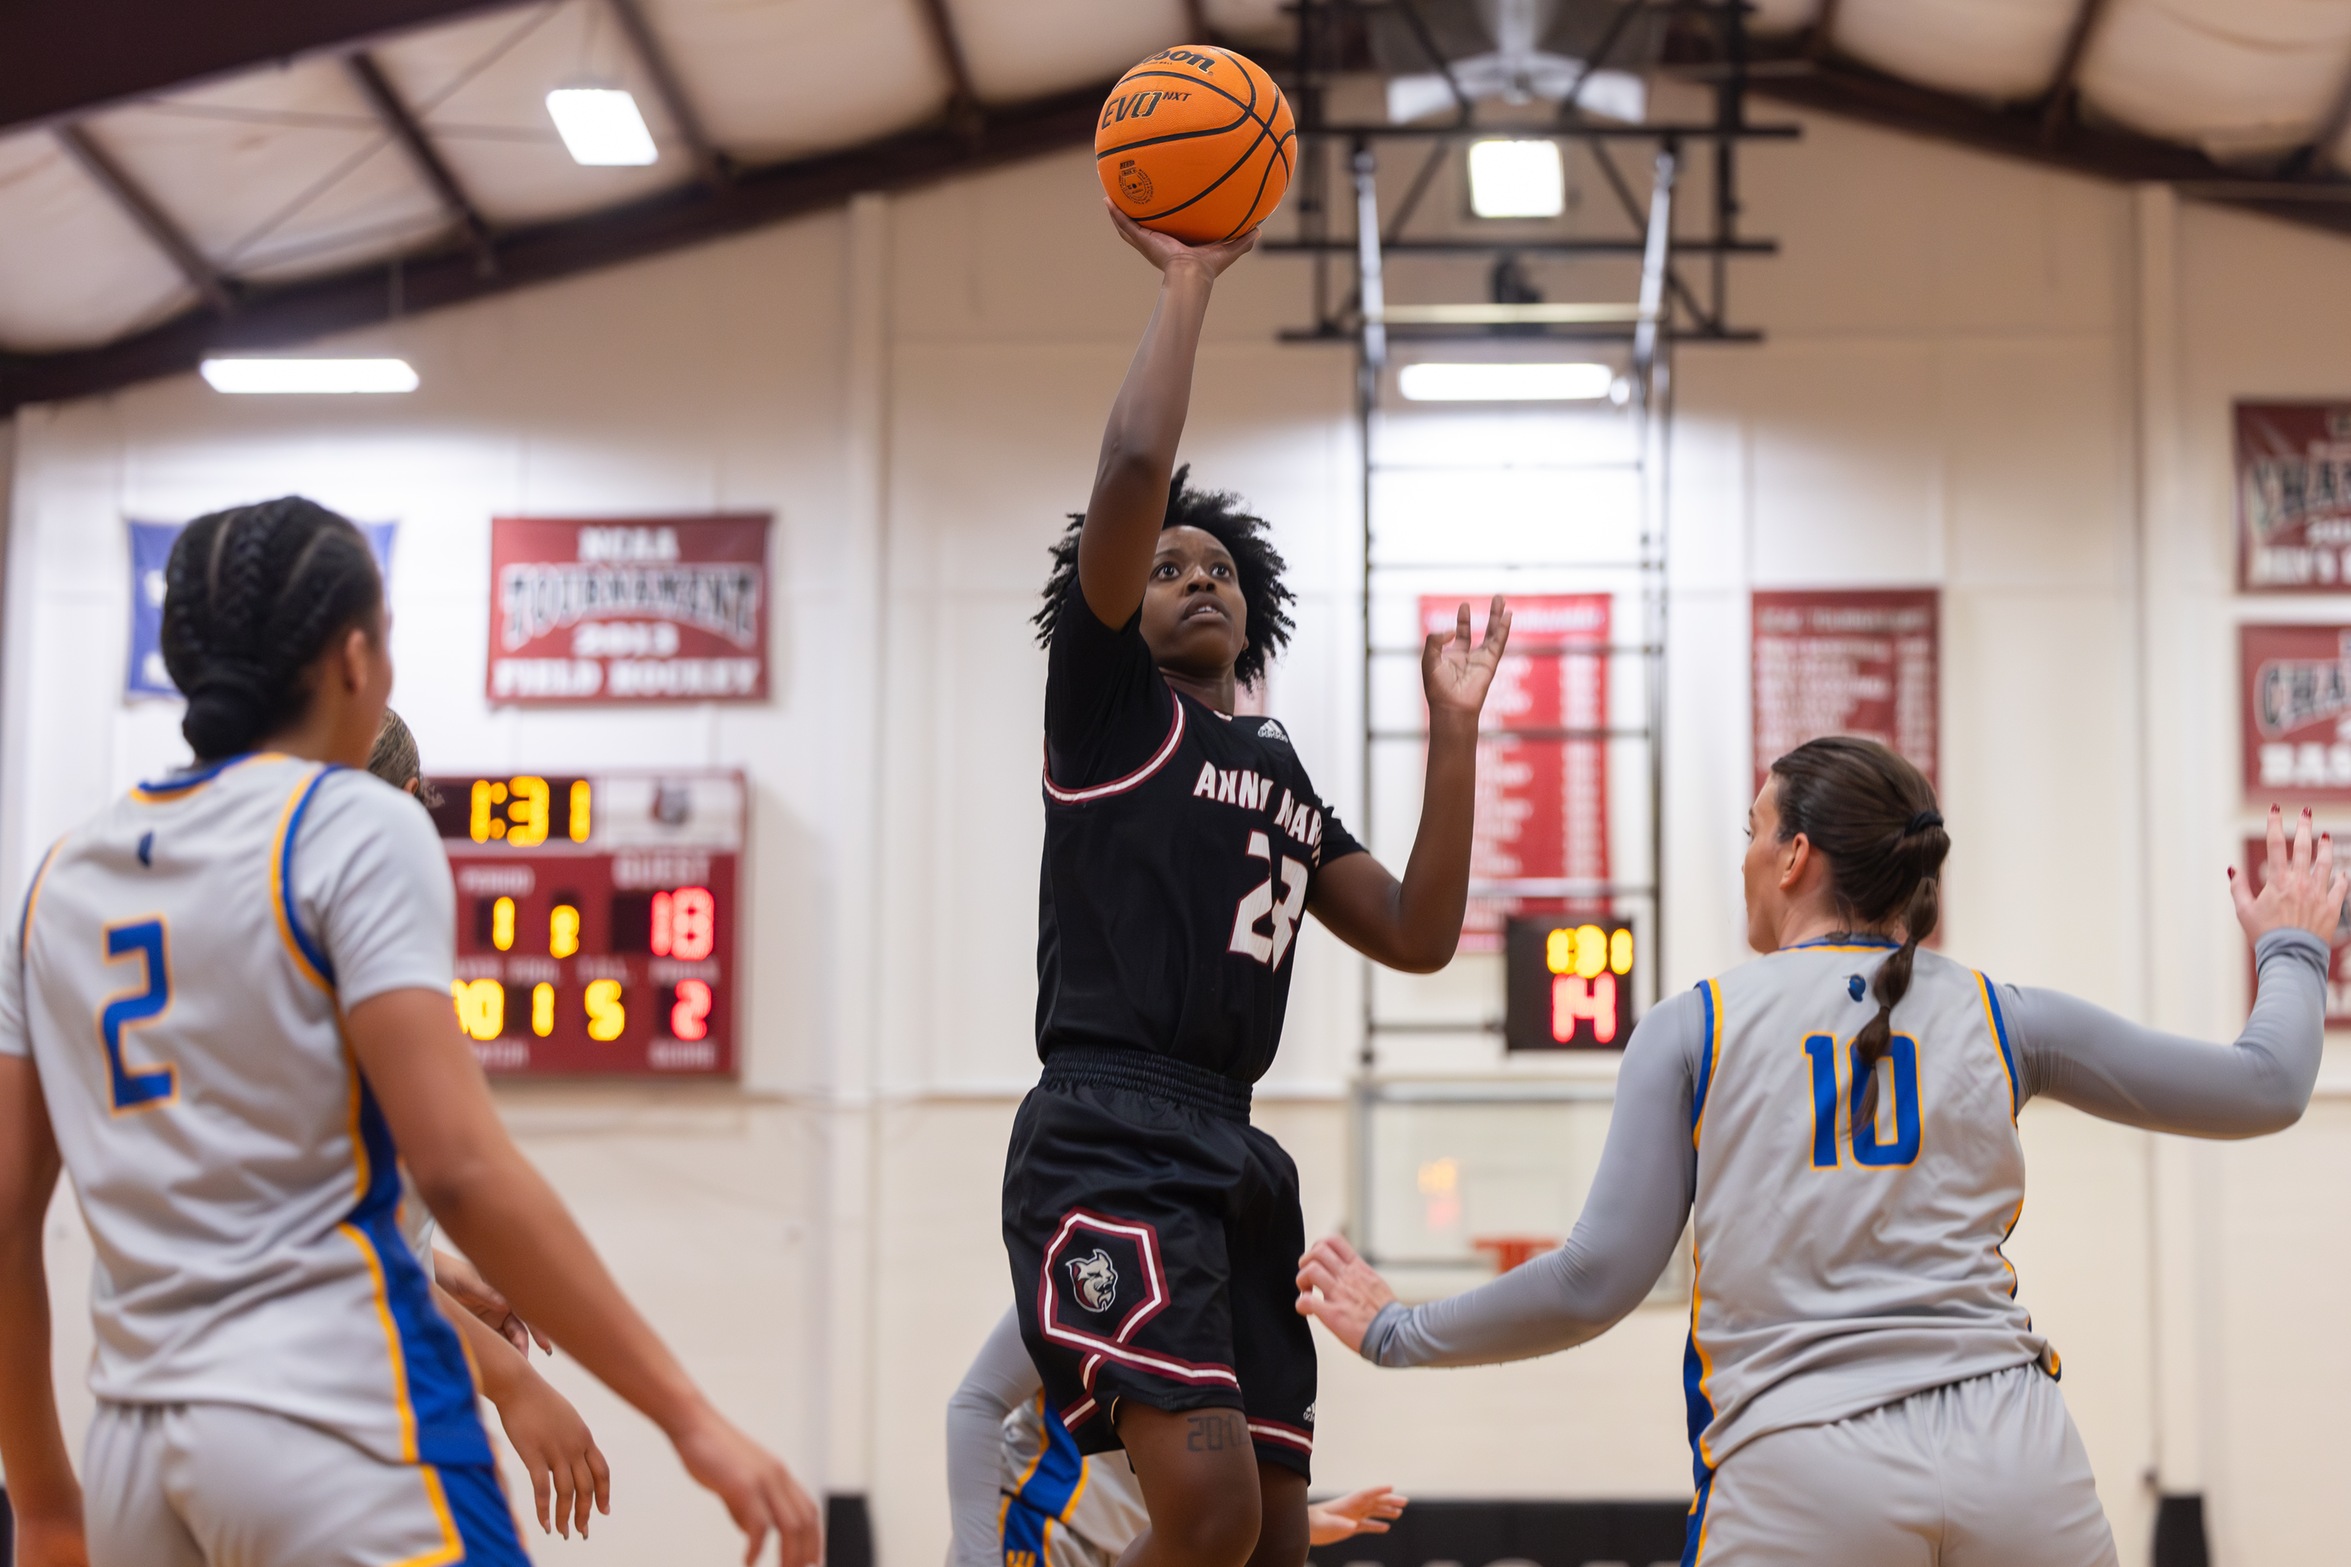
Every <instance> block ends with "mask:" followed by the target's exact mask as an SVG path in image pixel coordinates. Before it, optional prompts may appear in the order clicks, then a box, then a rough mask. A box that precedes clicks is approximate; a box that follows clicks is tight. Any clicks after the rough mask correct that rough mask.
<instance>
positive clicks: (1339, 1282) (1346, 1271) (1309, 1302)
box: [1298, 610, 1468, 1354]
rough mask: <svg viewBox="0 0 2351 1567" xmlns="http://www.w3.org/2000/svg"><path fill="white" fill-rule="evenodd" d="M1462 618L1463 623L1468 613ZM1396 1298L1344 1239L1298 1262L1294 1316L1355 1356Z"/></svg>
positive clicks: (1325, 1243) (1329, 1239)
mask: <svg viewBox="0 0 2351 1567" xmlns="http://www.w3.org/2000/svg"><path fill="white" fill-rule="evenodd" d="M1462 613H1463V616H1464V619H1465V620H1466V618H1467V615H1468V611H1467V610H1464V611H1463V612H1462ZM1395 1298H1396V1292H1395V1291H1394V1290H1392V1289H1390V1288H1388V1281H1387V1280H1386V1279H1383V1278H1381V1277H1380V1275H1379V1270H1378V1269H1377V1268H1374V1267H1373V1266H1372V1265H1371V1264H1370V1263H1368V1262H1365V1261H1364V1260H1363V1259H1362V1258H1361V1257H1358V1256H1357V1255H1356V1254H1355V1248H1354V1247H1352V1246H1350V1245H1348V1244H1347V1238H1346V1237H1345V1236H1343V1235H1330V1236H1325V1237H1324V1238H1323V1239H1321V1240H1319V1241H1316V1242H1315V1243H1314V1244H1313V1245H1311V1246H1309V1247H1307V1248H1306V1255H1305V1256H1304V1257H1301V1258H1300V1259H1298V1315H1300V1316H1301V1317H1312V1318H1314V1319H1315V1320H1317V1321H1319V1322H1320V1323H1321V1324H1322V1325H1323V1326H1324V1327H1326V1328H1329V1329H1330V1330H1331V1334H1332V1336H1333V1337H1335V1338H1337V1339H1338V1341H1339V1342H1340V1343H1342V1344H1344V1345H1346V1346H1347V1347H1348V1348H1349V1349H1351V1350H1354V1351H1356V1352H1357V1353H1358V1354H1360V1353H1362V1351H1363V1335H1364V1334H1366V1333H1368V1332H1370V1331H1371V1319H1372V1318H1374V1317H1376V1316H1378V1315H1379V1314H1380V1308H1381V1307H1383V1306H1385V1305H1387V1304H1389V1303H1390V1302H1392V1301H1393V1300H1395Z"/></svg>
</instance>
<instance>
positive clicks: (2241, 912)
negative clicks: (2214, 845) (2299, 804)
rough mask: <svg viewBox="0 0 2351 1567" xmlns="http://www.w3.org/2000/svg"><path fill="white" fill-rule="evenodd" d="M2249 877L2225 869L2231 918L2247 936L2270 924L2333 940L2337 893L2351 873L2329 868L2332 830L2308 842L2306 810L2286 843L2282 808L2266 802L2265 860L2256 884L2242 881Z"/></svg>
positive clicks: (2339, 909)
mask: <svg viewBox="0 0 2351 1567" xmlns="http://www.w3.org/2000/svg"><path fill="white" fill-rule="evenodd" d="M2251 880H2252V878H2251V877H2250V876H2249V875H2247V874H2245V873H2244V872H2240V871H2238V870H2235V869H2233V868H2232V869H2231V870H2230V871H2229V894H2230V896H2231V897H2233V898H2234V899H2235V900H2236V904H2237V923H2238V924H2240V925H2242V926H2244V927H2245V938H2246V939H2247V940H2248V941H2259V940H2260V939H2261V938H2262V937H2264V936H2266V935H2268V934H2269V933H2270V932H2271V931H2273V930H2306V931H2308V932H2310V933H2311V934H2312V935H2313V936H2316V937H2317V938H2318V939H2319V940H2321V941H2323V942H2325V943H2327V944H2328V945H2329V946H2332V945H2334V940H2335V931H2336V929H2337V927H2338V926H2339V925H2340V924H2341V922H2342V918H2343V897H2344V894H2345V893H2347V892H2351V873H2345V872H2338V871H2337V870H2336V869H2335V839H2334V835H2333V834H2332V833H2321V834H2319V835H2318V841H2317V842H2316V844H2313V843H2312V842H2311V829H2310V812H2309V811H2308V810H2307V809H2305V810H2304V811H2303V812H2302V820H2301V821H2300V822H2299V823H2298V824H2297V825H2296V826H2295V828H2294V842H2293V845H2292V847H2291V848H2289V847H2288V846H2287V843H2286V819H2285V813H2284V812H2283V811H2281V810H2279V809H2278V807H2276V806H2274V805H2273V806H2271V807H2270V808H2269V864H2268V866H2267V867H2266V868H2265V869H2264V870H2263V871H2262V875H2261V890H2260V891H2259V892H2255V891H2254V890H2253V889H2252V888H2251V887H2250V886H2248V885H2247V883H2248V882H2249V881H2251Z"/></svg>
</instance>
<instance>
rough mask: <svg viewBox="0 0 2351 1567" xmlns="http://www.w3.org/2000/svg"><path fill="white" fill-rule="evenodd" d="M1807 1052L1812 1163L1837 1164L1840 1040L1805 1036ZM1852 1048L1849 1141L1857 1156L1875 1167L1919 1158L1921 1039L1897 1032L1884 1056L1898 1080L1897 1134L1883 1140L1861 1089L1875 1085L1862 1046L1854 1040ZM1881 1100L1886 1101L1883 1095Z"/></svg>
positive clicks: (1832, 1166)
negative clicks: (1866, 1110) (1865, 1112)
mask: <svg viewBox="0 0 2351 1567" xmlns="http://www.w3.org/2000/svg"><path fill="white" fill-rule="evenodd" d="M1804 1053H1805V1054H1806V1055H1808V1056H1810V1057H1811V1058H1812V1167H1813V1168H1814V1169H1815V1170H1833V1169H1835V1168H1837V1165H1838V1162H1839V1149H1838V1146H1837V1145H1838V1142H1839V1138H1838V1136H1837V1132H1838V1126H1837V1042H1836V1040H1835V1039H1834V1038H1832V1037H1831V1036H1829V1035H1827V1034H1814V1035H1812V1036H1810V1037H1809V1038H1807V1039H1806V1040H1805V1041H1804ZM1846 1053H1847V1054H1848V1055H1849V1056H1850V1057H1851V1058H1852V1070H1851V1079H1850V1080H1851V1083H1852V1088H1851V1090H1850V1091H1849V1092H1848V1094H1847V1095H1846V1097H1847V1098H1848V1099H1850V1100H1851V1101H1852V1103H1851V1105H1850V1106H1849V1107H1848V1114H1847V1116H1846V1118H1845V1119H1846V1131H1847V1136H1846V1137H1845V1138H1844V1141H1845V1142H1846V1143H1847V1144H1849V1145H1850V1146H1851V1148H1852V1150H1853V1162H1854V1163H1855V1164H1858V1165H1862V1166H1865V1167H1867V1168H1869V1169H1875V1170H1884V1169H1894V1168H1898V1167H1900V1166H1902V1165H1907V1164H1915V1163H1917V1162H1918V1041H1917V1040H1915V1039H1913V1038H1911V1037H1910V1036H1909V1035H1908V1034H1896V1035H1895V1036H1894V1041H1893V1043H1892V1044H1891V1045H1889V1046H1888V1047H1887V1049H1886V1053H1885V1054H1884V1055H1883V1056H1881V1057H1879V1058H1878V1059H1880V1060H1881V1061H1883V1062H1885V1063H1886V1066H1887V1069H1888V1071H1887V1075H1888V1076H1889V1077H1891V1078H1892V1080H1893V1090H1894V1091H1893V1094H1892V1096H1891V1097H1892V1098H1893V1101H1894V1140H1893V1141H1892V1142H1890V1143H1881V1142H1879V1141H1878V1127H1877V1120H1876V1118H1875V1117H1874V1116H1873V1117H1870V1118H1868V1119H1864V1118H1863V1114H1862V1105H1861V1095H1862V1093H1863V1091H1864V1090H1865V1089H1867V1088H1868V1086H1869V1075H1868V1073H1867V1072H1865V1071H1864V1070H1863V1068H1862V1065H1861V1047H1860V1046H1859V1045H1850V1046H1848V1047H1847V1051H1846ZM1879 1102H1880V1103H1881V1104H1882V1103H1883V1102H1884V1098H1883V1096H1881V1098H1880V1101H1879Z"/></svg>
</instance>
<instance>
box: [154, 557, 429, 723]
mask: <svg viewBox="0 0 2351 1567" xmlns="http://www.w3.org/2000/svg"><path fill="white" fill-rule="evenodd" d="M186 527H187V524H186V523H184V522H139V521H137V520H135V519H133V520H131V521H130V534H131V651H130V657H129V658H128V659H127V660H125V662H124V664H123V679H122V694H123V696H124V697H125V698H128V699H140V698H146V697H170V698H172V699H174V700H177V699H178V697H179V694H180V688H179V687H178V686H175V685H173V684H172V683H171V675H170V673H169V672H168V671H166V670H165V669H164V667H163V574H164V571H165V569H166V568H167V567H169V566H170V565H171V547H172V546H173V545H174V544H177V543H178V542H179V540H180V532H181V530H182V529H184V528H186ZM399 528H400V525H399V524H398V523H396V522H363V523H360V524H359V531H360V532H361V533H364V534H365V535H367V547H368V548H369V549H370V550H371V551H373V552H374V554H375V558H376V570H377V571H379V572H381V573H383V577H384V580H385V581H386V582H389V581H391V580H392V540H393V538H394V536H395V535H396V534H397V533H398V532H399Z"/></svg>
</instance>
